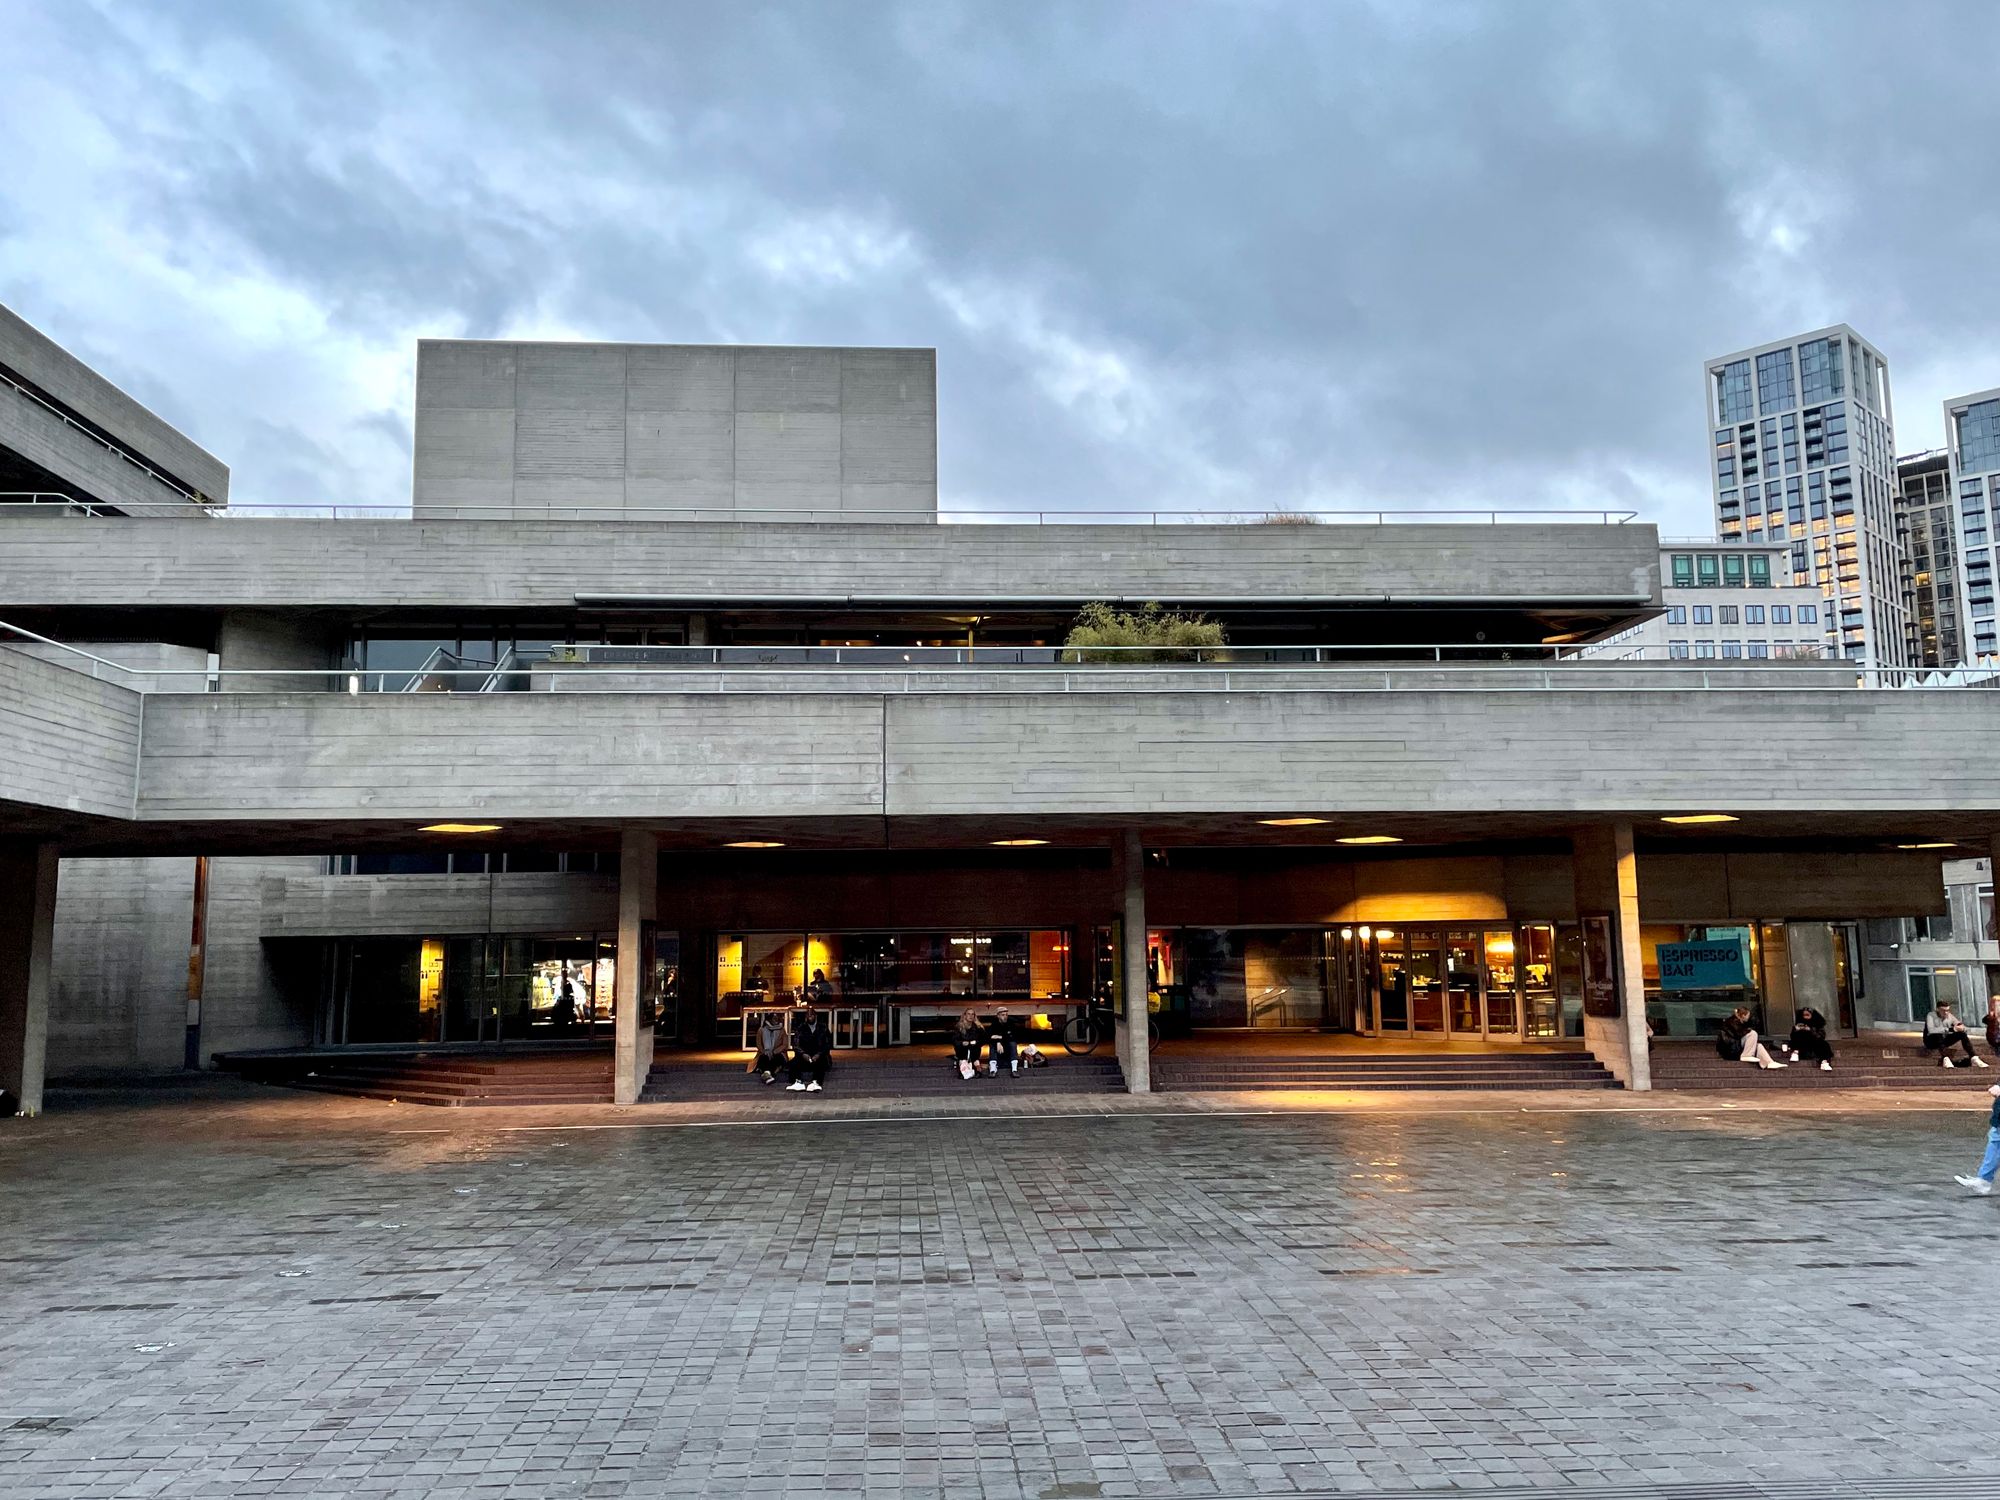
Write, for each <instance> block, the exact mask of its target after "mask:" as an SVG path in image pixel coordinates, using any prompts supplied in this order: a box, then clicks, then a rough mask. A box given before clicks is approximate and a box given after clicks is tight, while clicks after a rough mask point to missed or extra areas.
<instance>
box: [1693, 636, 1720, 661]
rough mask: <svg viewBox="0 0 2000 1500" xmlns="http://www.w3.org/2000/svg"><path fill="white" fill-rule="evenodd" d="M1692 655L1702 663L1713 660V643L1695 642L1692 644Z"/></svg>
mask: <svg viewBox="0 0 2000 1500" xmlns="http://www.w3.org/2000/svg"><path fill="white" fill-rule="evenodd" d="M1694 654H1695V656H1696V657H1697V658H1699V659H1700V660H1702V661H1711V660H1713V659H1714V657H1715V642H1714V641H1696V642H1695V643H1694Z"/></svg>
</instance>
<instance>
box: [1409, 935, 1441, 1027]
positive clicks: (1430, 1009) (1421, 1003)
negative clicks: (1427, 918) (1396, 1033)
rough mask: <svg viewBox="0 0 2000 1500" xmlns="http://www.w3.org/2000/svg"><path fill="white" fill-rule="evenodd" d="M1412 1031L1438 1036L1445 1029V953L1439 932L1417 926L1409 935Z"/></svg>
mask: <svg viewBox="0 0 2000 1500" xmlns="http://www.w3.org/2000/svg"><path fill="white" fill-rule="evenodd" d="M1405 946H1406V947H1407V948H1408V950H1409V959H1408V968H1409V975H1410V1030H1412V1031H1416V1032H1429V1033H1431V1034H1432V1035H1438V1034H1440V1033H1442V1032H1443V1031H1444V1029H1445V984H1444V969H1443V955H1442V953H1441V952H1440V945H1439V942H1438V934H1437V933H1436V932H1434V931H1433V932H1425V931H1423V930H1422V929H1418V930H1416V931H1413V932H1411V933H1409V934H1408V936H1407V938H1406V939H1405Z"/></svg>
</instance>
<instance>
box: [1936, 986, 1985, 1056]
mask: <svg viewBox="0 0 2000 1500" xmlns="http://www.w3.org/2000/svg"><path fill="white" fill-rule="evenodd" d="M1954 1047H1957V1048H1959V1049H1961V1050H1962V1051H1963V1052H1964V1053H1965V1060H1966V1061H1967V1062H1968V1063H1970V1064H1972V1066H1973V1067H1975V1068H1983V1067H1985V1066H1986V1060H1985V1059H1984V1058H1982V1057H1981V1056H1980V1055H1979V1054H1978V1053H1977V1052H1974V1051H1973V1050H1972V1033H1971V1032H1969V1031H1967V1030H1966V1029H1965V1022H1963V1021H1961V1020H1959V1018H1958V1017H1957V1016H1956V1015H1954V1014H1952V1009H1951V1002H1950V1001H1949V1000H1940V1001H1938V1003H1937V1009H1936V1010H1934V1011H1932V1012H1931V1013H1930V1014H1929V1015H1927V1016H1925V1017H1924V1051H1926V1052H1935V1053H1937V1054H1938V1062H1939V1063H1940V1064H1941V1065H1942V1066H1944V1067H1947V1068H1955V1067H1957V1066H1958V1064H1957V1063H1956V1062H1954V1061H1952V1056H1951V1052H1952V1048H1954Z"/></svg>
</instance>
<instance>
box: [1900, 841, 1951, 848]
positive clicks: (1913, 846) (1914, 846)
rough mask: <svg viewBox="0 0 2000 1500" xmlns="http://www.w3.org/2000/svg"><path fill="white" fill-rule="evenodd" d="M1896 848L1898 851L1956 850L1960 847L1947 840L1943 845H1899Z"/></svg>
mask: <svg viewBox="0 0 2000 1500" xmlns="http://www.w3.org/2000/svg"><path fill="white" fill-rule="evenodd" d="M1896 847H1897V848H1898V849H1956V848H1957V847H1958V845H1956V844H1954V843H1952V842H1951V841H1950V840H1949V839H1947V840H1945V841H1944V842H1943V843H1938V844H1898V845H1897V846H1896Z"/></svg>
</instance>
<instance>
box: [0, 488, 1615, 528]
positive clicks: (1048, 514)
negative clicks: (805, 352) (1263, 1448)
mask: <svg viewBox="0 0 2000 1500" xmlns="http://www.w3.org/2000/svg"><path fill="white" fill-rule="evenodd" d="M20 493H21V496H22V497H25V498H22V499H20V500H19V501H18V502H17V503H21V504H26V505H34V504H37V503H42V504H49V505H56V504H60V505H62V506H64V507H66V508H68V509H71V510H74V511H76V512H77V513H78V514H82V515H90V516H101V517H106V518H117V519H139V520H144V519H147V518H149V517H150V516H153V515H156V514H157V515H164V516H167V517H172V518H179V519H182V520H185V519H187V518H188V508H187V507H186V506H184V505H167V504H160V503H152V502H134V503H133V504H131V505H116V506H113V505H109V504H97V503H94V502H91V501H86V500H77V499H75V498H74V497H72V496H68V495H58V496H44V497H43V498H42V499H41V500H40V501H39V502H38V501H37V500H36V499H34V498H32V493H31V492H27V491H23V492H20ZM6 498H8V497H7V496H5V495H0V499H6ZM204 504H207V502H204ZM206 514H207V515H209V516H211V517H213V518H215V519H217V520H235V521H270V520H317V521H339V520H350V519H352V520H404V521H422V522H425V523H429V522H432V521H446V522H450V521H491V520H522V521H699V522H708V523H723V522H731V521H790V522H811V523H837V522H841V521H852V520H859V519H869V518H873V519H877V520H892V521H901V522H904V523H907V524H910V525H928V524H931V523H932V522H934V521H935V522H939V523H943V524H946V525H961V526H989V525H991V526H1010V525H1011V526H1077V525H1098V524H1109V525H1126V526H1133V525H1137V526H1204V525H1206V526H1272V527H1282V526H1294V525H1296V526H1313V525H1349V526H1354V525H1362V526H1396V525H1427V524H1447V523H1449V524H1460V525H1483V526H1500V525H1513V524H1551V525H1553V524H1562V523H1565V522H1566V523H1569V524H1574V525H1591V526H1623V525H1625V524H1626V523H1628V522H1632V521H1637V520H1638V519H1639V513H1638V512H1637V511H1633V510H1563V509H1542V510H1537V509H1521V510H1288V509H1284V508H1279V509H1270V510H1090V509H1044V510H959V511H950V510H941V511H938V512H936V513H935V514H933V513H931V512H928V511H910V510H868V509H863V510H844V509H837V508H829V507H824V506H757V507H750V508H745V509H741V510H739V509H733V508H730V507H723V506H674V505H622V504H621V505H615V506H598V505H561V504H554V503H542V502H536V503H533V504H525V505H523V504H516V503H514V502H512V501H507V502H497V501H496V502H492V503H485V504H451V505H426V506H425V507H424V508H423V512H422V514H420V515H419V514H417V513H415V512H414V511H413V509H412V507H411V506H409V505H407V504H370V503H363V504H359V505H346V504H333V505H290V504H284V505H280V504H268V505H265V504H243V503H239V504H236V505H232V506H228V507H222V506H210V507H209V508H208V509H207V510H206Z"/></svg>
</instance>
